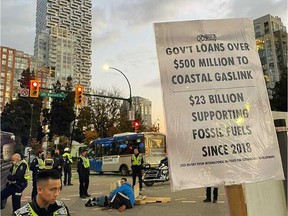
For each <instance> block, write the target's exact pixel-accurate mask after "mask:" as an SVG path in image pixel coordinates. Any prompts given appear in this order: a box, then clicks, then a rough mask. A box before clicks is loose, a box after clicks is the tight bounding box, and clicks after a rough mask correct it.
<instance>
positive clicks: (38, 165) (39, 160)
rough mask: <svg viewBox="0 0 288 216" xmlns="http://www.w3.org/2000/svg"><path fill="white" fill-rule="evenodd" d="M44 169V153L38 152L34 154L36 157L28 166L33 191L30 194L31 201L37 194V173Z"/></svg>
mask: <svg viewBox="0 0 288 216" xmlns="http://www.w3.org/2000/svg"><path fill="white" fill-rule="evenodd" d="M44 167H45V165H44V152H43V150H39V151H38V152H37V153H36V157H35V158H34V159H33V161H32V163H31V165H30V170H31V171H32V173H33V175H32V177H33V178H32V180H33V189H32V194H31V200H32V199H33V198H34V197H35V196H36V194H37V185H36V176H37V173H38V172H39V171H40V170H43V169H44Z"/></svg>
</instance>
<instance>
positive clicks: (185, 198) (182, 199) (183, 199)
mask: <svg viewBox="0 0 288 216" xmlns="http://www.w3.org/2000/svg"><path fill="white" fill-rule="evenodd" d="M185 199H187V198H178V199H175V200H176V201H179V200H185Z"/></svg>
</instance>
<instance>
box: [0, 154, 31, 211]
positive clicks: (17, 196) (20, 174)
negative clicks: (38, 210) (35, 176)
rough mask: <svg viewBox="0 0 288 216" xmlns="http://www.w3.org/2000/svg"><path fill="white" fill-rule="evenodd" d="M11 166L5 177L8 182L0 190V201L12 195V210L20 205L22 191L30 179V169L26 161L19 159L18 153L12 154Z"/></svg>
mask: <svg viewBox="0 0 288 216" xmlns="http://www.w3.org/2000/svg"><path fill="white" fill-rule="evenodd" d="M12 162H13V166H12V167H11V170H10V171H11V174H10V175H9V176H8V177H7V179H8V180H9V182H10V184H9V185H7V186H6V187H5V188H4V189H3V190H2V191H1V202H2V200H5V199H7V198H8V197H9V196H11V195H12V206H13V211H16V210H17V209H19V208H20V207H21V197H22V191H23V190H24V189H25V188H26V187H27V185H28V182H27V181H28V180H29V179H30V169H29V166H28V164H27V162H26V161H25V160H24V159H23V160H21V156H20V154H17V153H16V154H14V155H12Z"/></svg>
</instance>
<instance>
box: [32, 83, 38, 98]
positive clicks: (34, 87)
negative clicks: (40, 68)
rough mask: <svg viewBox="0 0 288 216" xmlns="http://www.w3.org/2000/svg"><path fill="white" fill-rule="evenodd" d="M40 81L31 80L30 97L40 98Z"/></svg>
mask: <svg viewBox="0 0 288 216" xmlns="http://www.w3.org/2000/svg"><path fill="white" fill-rule="evenodd" d="M39 87H40V85H39V81H38V80H30V97H34V98H36V97H38V96H39Z"/></svg>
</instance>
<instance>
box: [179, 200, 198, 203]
mask: <svg viewBox="0 0 288 216" xmlns="http://www.w3.org/2000/svg"><path fill="white" fill-rule="evenodd" d="M182 202H183V203H196V201H194V200H185V201H182Z"/></svg>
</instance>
